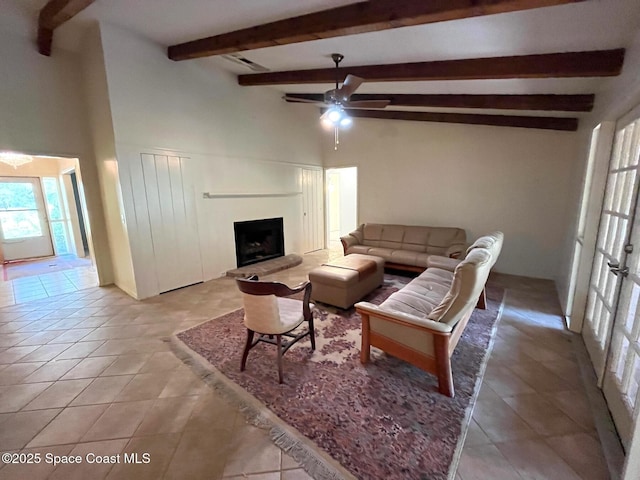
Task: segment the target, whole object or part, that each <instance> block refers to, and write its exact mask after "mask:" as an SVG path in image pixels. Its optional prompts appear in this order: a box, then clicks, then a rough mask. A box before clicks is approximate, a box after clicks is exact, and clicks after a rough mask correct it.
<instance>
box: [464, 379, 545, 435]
mask: <svg viewBox="0 0 640 480" xmlns="http://www.w3.org/2000/svg"><path fill="white" fill-rule="evenodd" d="M473 419H474V420H475V421H476V423H477V424H478V426H480V428H481V429H482V431H483V432H484V433H485V434H486V435H487V436H488V437H489V438H490V439H491V441H493V442H504V441H507V440H515V439H521V438H534V437H537V434H536V433H535V431H534V430H533V429H532V428H531V427H530V426H529V425H528V424H527V423H526V422H525V421H524V420H523V419H522V417H520V416H519V415H518V414H516V412H515V411H514V410H513V409H512V408H511V407H510V406H509V405H508V404H507V403H506V402H505V401H504V400H502V398H500V397H499V396H498V395H497V394H496V393H495V392H493V391H492V390H491V389H490V388H488V387H487V386H484V385H483V387H482V389H481V391H480V395H479V396H478V400H477V402H476V405H475V408H474V411H473Z"/></svg>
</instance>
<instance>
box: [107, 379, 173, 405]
mask: <svg viewBox="0 0 640 480" xmlns="http://www.w3.org/2000/svg"><path fill="white" fill-rule="evenodd" d="M168 380H169V379H168V378H167V375H166V374H165V373H163V372H161V373H139V374H137V375H135V376H134V377H133V378H132V379H131V381H130V382H129V383H128V384H127V386H126V387H124V389H123V390H122V392H120V394H119V395H118V397H117V398H116V401H117V402H130V401H134V400H154V399H156V398H158V396H159V395H160V393H161V392H162V391H163V390H164V387H165V385H166V384H167V382H168Z"/></svg>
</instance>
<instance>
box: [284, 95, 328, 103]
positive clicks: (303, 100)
mask: <svg viewBox="0 0 640 480" xmlns="http://www.w3.org/2000/svg"><path fill="white" fill-rule="evenodd" d="M282 98H284V99H285V100H286V101H287V102H291V103H323V102H319V101H317V100H313V99H310V98H298V97H292V96H289V95H285V96H284V97H282Z"/></svg>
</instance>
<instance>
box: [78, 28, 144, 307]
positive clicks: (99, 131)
mask: <svg viewBox="0 0 640 480" xmlns="http://www.w3.org/2000/svg"><path fill="white" fill-rule="evenodd" d="M82 66H83V70H82V74H83V80H84V94H85V99H86V104H87V109H88V114H89V115H88V117H89V125H90V128H91V137H92V139H93V149H94V156H95V159H96V163H97V167H98V168H97V169H98V173H99V180H100V193H101V196H102V203H103V205H104V217H105V221H106V226H107V233H108V238H109V245H108V247H109V251H110V254H111V258H112V261H113V263H112V266H113V281H114V283H115V284H116V285H117V286H118V287H120V288H121V289H122V290H124V291H125V292H127V293H128V294H129V295H131V296H133V297H136V296H137V291H136V290H137V289H136V282H135V278H134V272H133V260H132V257H131V249H130V246H129V238H128V233H127V227H126V222H125V216H124V208H123V204H122V194H121V190H120V179H119V177H118V162H117V160H116V153H115V137H114V132H113V123H112V113H111V107H110V100H109V86H108V85H107V77H106V69H105V65H104V52H103V48H102V39H101V35H100V29H99V26H98V25H94V26H93V28H91V30H90V31H89V32H88V33H87V34H86V35H85V38H84V41H83V48H82Z"/></svg>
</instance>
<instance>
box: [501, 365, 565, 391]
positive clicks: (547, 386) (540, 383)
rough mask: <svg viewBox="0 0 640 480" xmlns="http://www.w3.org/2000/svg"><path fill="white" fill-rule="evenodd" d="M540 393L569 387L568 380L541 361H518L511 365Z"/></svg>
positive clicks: (517, 373)
mask: <svg viewBox="0 0 640 480" xmlns="http://www.w3.org/2000/svg"><path fill="white" fill-rule="evenodd" d="M509 368H510V369H511V370H512V371H513V372H514V373H515V374H516V375H517V376H518V377H520V378H521V379H522V380H523V381H524V382H525V383H527V384H528V385H531V387H532V388H533V389H534V390H535V391H536V392H538V393H544V392H559V391H562V390H566V389H567V382H565V381H564V380H563V379H562V378H560V377H559V376H557V375H556V374H555V373H553V372H552V371H551V370H549V369H548V368H546V367H545V366H544V365H542V363H539V362H528V363H518V364H515V365H511V366H510V367H509Z"/></svg>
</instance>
